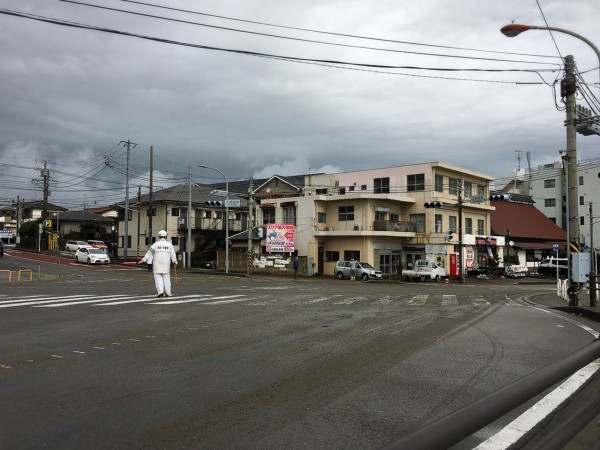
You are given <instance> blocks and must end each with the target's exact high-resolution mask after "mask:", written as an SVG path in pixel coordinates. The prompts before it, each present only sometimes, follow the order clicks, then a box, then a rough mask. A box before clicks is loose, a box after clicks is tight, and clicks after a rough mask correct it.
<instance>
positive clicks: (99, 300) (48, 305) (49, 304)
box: [31, 295, 150, 308]
mask: <svg viewBox="0 0 600 450" xmlns="http://www.w3.org/2000/svg"><path fill="white" fill-rule="evenodd" d="M124 298H134V297H128V296H126V295H115V296H113V297H100V298H99V297H95V298H93V299H92V300H79V301H70V302H65V301H64V299H62V298H61V299H58V300H51V301H46V302H42V303H45V304H43V305H41V304H39V305H31V306H32V308H60V307H62V306H73V305H88V304H91V303H102V302H106V301H111V300H117V299H118V300H122V299H124ZM135 298H139V296H136V297H135ZM144 300H146V301H148V300H150V299H149V298H145V299H144Z"/></svg>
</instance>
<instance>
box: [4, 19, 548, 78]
mask: <svg viewBox="0 0 600 450" xmlns="http://www.w3.org/2000/svg"><path fill="white" fill-rule="evenodd" d="M0 13H1V14H6V15H11V16H16V17H21V18H26V19H30V20H37V21H41V22H46V23H51V24H55V25H62V26H68V27H72V28H80V29H86V30H92V31H101V32H105V33H111V34H117V35H122V36H129V37H136V38H139V39H145V40H149V41H154V42H161V43H165V44H172V45H180V46H184V47H191V48H199V49H204V50H213V51H222V52H227V53H235V54H240V55H246V56H255V57H263V58H273V59H280V60H286V61H293V62H307V63H319V64H325V65H332V64H336V65H343V66H355V67H367V68H374V69H412V70H424V71H444V72H496V73H499V72H524V73H540V72H556V70H558V69H479V68H473V69H469V68H443V67H419V66H399V65H384V64H367V63H354V62H347V61H338V60H323V59H314V58H300V57H293V56H284V55H274V54H267V53H261V52H253V51H247V50H238V49H228V48H222V47H213V46H206V45H200V44H191V43H187V42H181V41H174V40H170V39H163V38H158V37H153V36H147V35H141V34H136V33H129V32H125V31H119V30H114V29H110V28H103V27H97V26H92V25H86V24H80V23H76V22H69V21H64V20H60V19H54V18H48V17H43V16H36V15H32V14H27V13H20V12H17V11H11V10H6V9H1V10H0ZM333 67H334V68H335V66H333ZM432 78H433V77H432ZM439 78H444V77H439ZM467 81H482V80H467ZM488 82H489V81H488ZM503 83H507V82H503ZM515 84H519V83H518V82H515ZM527 84H541V83H527Z"/></svg>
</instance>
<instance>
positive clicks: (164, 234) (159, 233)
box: [158, 230, 167, 237]
mask: <svg viewBox="0 0 600 450" xmlns="http://www.w3.org/2000/svg"><path fill="white" fill-rule="evenodd" d="M158 237H167V232H166V231H165V230H160V231H159V232H158Z"/></svg>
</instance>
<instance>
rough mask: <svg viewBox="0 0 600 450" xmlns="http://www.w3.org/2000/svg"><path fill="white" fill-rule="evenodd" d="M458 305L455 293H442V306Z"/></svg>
mask: <svg viewBox="0 0 600 450" xmlns="http://www.w3.org/2000/svg"><path fill="white" fill-rule="evenodd" d="M456 305H458V300H457V299H456V295H451V294H448V295H442V306H456Z"/></svg>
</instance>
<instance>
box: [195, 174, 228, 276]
mask: <svg viewBox="0 0 600 450" xmlns="http://www.w3.org/2000/svg"><path fill="white" fill-rule="evenodd" d="M198 167H200V168H202V169H210V170H214V171H215V172H219V173H220V174H221V176H222V177H223V179H224V180H225V273H229V180H228V179H227V177H226V176H225V174H224V173H223V172H221V171H220V170H219V169H215V168H214V167H210V166H206V165H204V164H200V165H199V166H198Z"/></svg>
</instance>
